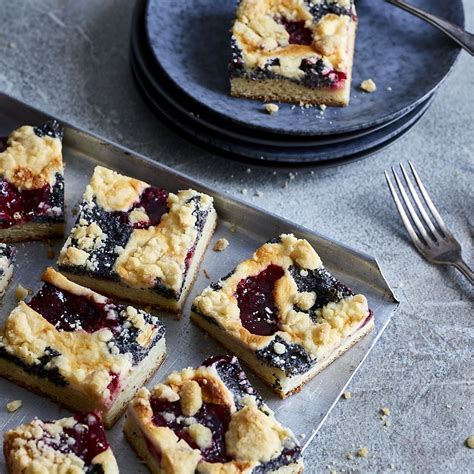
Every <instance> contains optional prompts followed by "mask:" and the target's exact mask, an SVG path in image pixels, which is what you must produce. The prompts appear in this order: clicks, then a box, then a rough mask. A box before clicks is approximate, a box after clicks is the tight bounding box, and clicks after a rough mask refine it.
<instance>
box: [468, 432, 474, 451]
mask: <svg viewBox="0 0 474 474" xmlns="http://www.w3.org/2000/svg"><path fill="white" fill-rule="evenodd" d="M466 446H467V447H468V448H469V449H474V435H473V436H468V437H467V438H466Z"/></svg>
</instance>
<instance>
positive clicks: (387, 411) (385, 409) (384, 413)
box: [380, 407, 390, 416]
mask: <svg viewBox="0 0 474 474" xmlns="http://www.w3.org/2000/svg"><path fill="white" fill-rule="evenodd" d="M380 414H381V415H382V416H390V408H388V407H383V408H382V409H381V410H380Z"/></svg>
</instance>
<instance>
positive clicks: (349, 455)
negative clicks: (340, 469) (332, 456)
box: [346, 453, 354, 460]
mask: <svg viewBox="0 0 474 474" xmlns="http://www.w3.org/2000/svg"><path fill="white" fill-rule="evenodd" d="M346 459H349V460H351V459H354V456H353V455H352V453H346Z"/></svg>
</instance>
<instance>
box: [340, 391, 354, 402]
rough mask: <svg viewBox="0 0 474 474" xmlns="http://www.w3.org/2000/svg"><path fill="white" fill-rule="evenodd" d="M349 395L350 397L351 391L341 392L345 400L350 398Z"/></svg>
mask: <svg viewBox="0 0 474 474" xmlns="http://www.w3.org/2000/svg"><path fill="white" fill-rule="evenodd" d="M351 397H352V393H351V392H349V391H347V392H344V393H343V394H342V398H344V399H346V400H348V399H349V398H351Z"/></svg>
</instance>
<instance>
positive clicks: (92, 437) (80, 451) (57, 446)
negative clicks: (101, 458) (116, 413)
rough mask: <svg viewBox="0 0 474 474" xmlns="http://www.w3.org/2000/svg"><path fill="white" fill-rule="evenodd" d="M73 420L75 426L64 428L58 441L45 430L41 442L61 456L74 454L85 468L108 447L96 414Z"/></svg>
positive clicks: (81, 416) (77, 417)
mask: <svg viewBox="0 0 474 474" xmlns="http://www.w3.org/2000/svg"><path fill="white" fill-rule="evenodd" d="M74 418H75V420H76V421H77V424H76V425H74V426H73V427H71V428H64V429H63V432H62V433H60V435H59V441H58V440H57V439H56V438H53V437H52V436H51V435H49V433H48V432H47V431H46V430H45V431H44V435H43V438H42V439H41V441H44V442H45V444H46V445H47V446H50V447H51V448H53V449H54V450H56V451H59V452H61V453H63V454H69V453H74V454H75V455H76V456H77V457H79V458H80V459H82V460H83V461H84V464H85V465H86V466H90V465H91V464H92V461H93V459H94V458H95V457H96V456H97V455H99V454H100V453H102V452H104V451H105V450H106V449H108V447H109V444H108V443H107V439H106V437H105V430H104V426H103V425H102V421H101V419H100V416H99V415H98V414H96V413H83V414H78V415H76V416H75V417H74ZM69 440H74V441H73V442H71V441H69Z"/></svg>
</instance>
